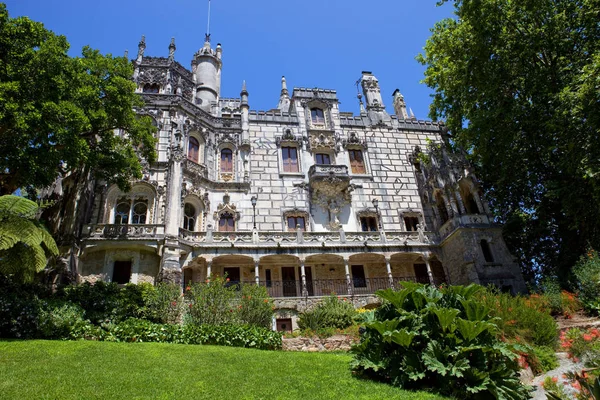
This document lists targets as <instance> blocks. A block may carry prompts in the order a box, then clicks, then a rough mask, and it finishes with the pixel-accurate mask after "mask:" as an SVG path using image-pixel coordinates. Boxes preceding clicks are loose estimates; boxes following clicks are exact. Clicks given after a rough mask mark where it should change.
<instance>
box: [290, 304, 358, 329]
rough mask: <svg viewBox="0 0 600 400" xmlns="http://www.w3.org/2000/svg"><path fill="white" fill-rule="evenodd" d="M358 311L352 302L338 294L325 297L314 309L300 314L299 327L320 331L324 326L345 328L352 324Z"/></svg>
mask: <svg viewBox="0 0 600 400" xmlns="http://www.w3.org/2000/svg"><path fill="white" fill-rule="evenodd" d="M355 315H356V311H355V310H354V306H353V305H352V303H350V302H349V301H347V300H346V299H343V300H340V299H339V298H338V297H336V296H334V295H333V296H329V297H326V298H324V299H323V300H322V301H321V302H320V303H318V304H317V305H316V306H314V307H313V308H312V309H310V310H307V311H305V312H303V313H301V314H300V316H299V318H298V327H299V328H300V329H311V330H313V331H318V330H320V329H324V328H337V329H344V328H347V327H349V326H350V325H352V321H353V318H354V316H355Z"/></svg>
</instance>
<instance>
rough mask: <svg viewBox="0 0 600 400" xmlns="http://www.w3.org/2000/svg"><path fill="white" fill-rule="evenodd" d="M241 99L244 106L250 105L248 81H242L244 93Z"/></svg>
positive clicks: (241, 94)
mask: <svg viewBox="0 0 600 400" xmlns="http://www.w3.org/2000/svg"><path fill="white" fill-rule="evenodd" d="M240 97H241V98H242V105H243V106H247V105H248V91H247V90H246V81H245V80H244V81H242V92H241V93H240Z"/></svg>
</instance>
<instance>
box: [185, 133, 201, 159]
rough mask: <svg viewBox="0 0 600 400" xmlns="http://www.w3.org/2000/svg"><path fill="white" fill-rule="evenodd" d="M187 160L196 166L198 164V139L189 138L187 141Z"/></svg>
mask: <svg viewBox="0 0 600 400" xmlns="http://www.w3.org/2000/svg"><path fill="white" fill-rule="evenodd" d="M187 158H188V160H190V161H193V162H195V163H196V164H198V162H199V161H200V142H198V139H196V138H195V137H193V136H191V137H190V139H189V141H188V154H187Z"/></svg>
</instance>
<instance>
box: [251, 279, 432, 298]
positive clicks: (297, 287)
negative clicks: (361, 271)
mask: <svg viewBox="0 0 600 400" xmlns="http://www.w3.org/2000/svg"><path fill="white" fill-rule="evenodd" d="M402 282H419V283H425V284H429V279H428V278H427V277H416V276H401V277H393V278H392V283H393V287H394V288H400V287H401V286H402ZM258 283H259V285H260V286H264V287H266V288H267V292H268V293H269V296H271V297H273V298H285V297H318V296H330V295H335V296H343V297H346V296H360V295H369V294H374V293H375V292H376V291H377V290H380V289H387V288H391V287H392V285H391V284H390V279H389V278H388V277H379V278H359V277H355V278H350V280H349V281H348V280H346V279H306V289H304V288H303V286H302V280H301V279H298V280H269V281H259V282H258Z"/></svg>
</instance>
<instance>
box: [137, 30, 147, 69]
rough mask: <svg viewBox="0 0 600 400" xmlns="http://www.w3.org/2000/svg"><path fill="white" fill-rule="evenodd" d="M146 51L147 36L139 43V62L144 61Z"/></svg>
mask: <svg viewBox="0 0 600 400" xmlns="http://www.w3.org/2000/svg"><path fill="white" fill-rule="evenodd" d="M144 50H146V36H144V35H142V40H140V42H139V43H138V54H137V61H138V62H141V61H142V57H144Z"/></svg>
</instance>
